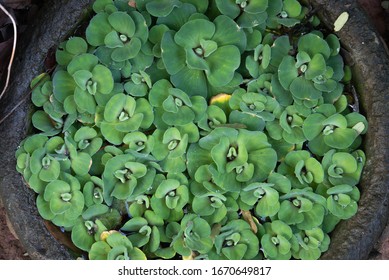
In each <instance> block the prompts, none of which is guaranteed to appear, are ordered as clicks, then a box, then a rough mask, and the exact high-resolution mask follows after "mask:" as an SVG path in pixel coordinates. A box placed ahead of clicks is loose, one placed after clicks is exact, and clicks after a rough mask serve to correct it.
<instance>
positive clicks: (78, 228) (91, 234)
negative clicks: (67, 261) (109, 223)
mask: <svg viewBox="0 0 389 280" xmlns="http://www.w3.org/2000/svg"><path fill="white" fill-rule="evenodd" d="M106 230H107V228H106V227H105V225H104V224H103V223H102V222H101V221H100V220H98V219H96V220H95V221H93V220H86V221H85V220H84V219H80V220H79V221H78V222H77V223H76V224H75V225H74V227H73V228H72V233H71V239H72V242H73V243H74V245H76V246H77V247H78V248H80V249H81V250H83V251H85V252H89V251H90V249H91V247H92V245H93V244H94V243H95V242H97V241H100V235H101V234H102V233H103V232H104V231H106Z"/></svg>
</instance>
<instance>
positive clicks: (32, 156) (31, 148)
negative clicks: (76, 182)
mask: <svg viewBox="0 0 389 280" xmlns="http://www.w3.org/2000/svg"><path fill="white" fill-rule="evenodd" d="M16 157H17V170H18V171H19V173H21V174H23V177H24V179H25V180H26V182H27V183H28V184H29V186H30V187H31V188H32V189H33V190H34V191H35V192H36V193H38V194H42V193H43V192H44V190H45V187H46V185H47V184H48V183H49V182H52V181H54V180H57V179H58V178H59V175H60V173H61V171H63V172H69V173H70V172H71V171H70V168H71V166H72V162H71V160H70V158H69V155H68V149H67V148H66V145H65V141H64V139H63V138H62V137H59V136H54V137H51V138H47V137H46V136H44V135H40V134H36V135H33V136H31V137H29V138H27V139H26V140H25V141H24V142H23V143H22V146H21V147H20V148H19V149H18V150H17V152H16ZM88 164H89V162H88Z"/></svg>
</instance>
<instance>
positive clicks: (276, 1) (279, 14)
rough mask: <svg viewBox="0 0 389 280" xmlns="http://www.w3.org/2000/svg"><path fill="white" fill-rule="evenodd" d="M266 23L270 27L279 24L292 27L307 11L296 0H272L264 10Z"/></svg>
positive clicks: (277, 26)
mask: <svg viewBox="0 0 389 280" xmlns="http://www.w3.org/2000/svg"><path fill="white" fill-rule="evenodd" d="M266 12H267V14H268V20H267V23H266V25H267V26H268V27H270V28H272V29H276V28H279V26H280V25H283V26H286V27H293V26H295V25H297V24H299V23H300V22H301V20H302V19H303V18H304V16H305V15H306V13H307V11H306V8H304V7H303V6H302V5H301V4H300V2H299V1H297V0H272V1H269V6H268V8H267V10H266Z"/></svg>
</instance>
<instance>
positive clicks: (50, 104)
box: [30, 73, 65, 131]
mask: <svg viewBox="0 0 389 280" xmlns="http://www.w3.org/2000/svg"><path fill="white" fill-rule="evenodd" d="M30 88H31V89H32V92H31V101H32V103H33V104H34V105H35V106H36V107H38V108H39V107H40V108H42V109H43V111H44V112H45V113H46V114H47V115H48V116H49V119H51V120H54V122H53V123H54V127H53V126H51V129H53V130H54V131H56V130H58V129H60V128H61V127H62V121H60V120H61V119H62V118H63V116H64V115H65V111H64V108H63V105H62V104H61V103H60V102H59V101H58V100H57V99H56V98H55V97H54V94H53V82H52V81H51V78H50V76H49V75H47V74H46V73H43V74H40V75H38V76H37V77H35V78H34V79H33V80H32V81H31V84H30ZM39 114H41V113H39ZM55 120H57V121H58V122H59V124H58V125H57V127H55V126H56V124H55ZM42 125H43V123H42V124H41V126H42ZM46 125H47V124H46ZM41 126H39V127H37V128H38V129H40V130H42V131H47V129H42V127H41ZM47 127H48V129H49V130H51V129H50V126H49V125H47Z"/></svg>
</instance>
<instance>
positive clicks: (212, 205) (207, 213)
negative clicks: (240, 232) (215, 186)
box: [191, 186, 228, 225]
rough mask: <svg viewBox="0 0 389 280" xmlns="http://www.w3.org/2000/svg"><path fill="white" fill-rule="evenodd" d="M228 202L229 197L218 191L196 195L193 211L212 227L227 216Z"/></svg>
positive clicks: (193, 201)
mask: <svg viewBox="0 0 389 280" xmlns="http://www.w3.org/2000/svg"><path fill="white" fill-rule="evenodd" d="M191 188H192V186H191ZM192 189H193V188H192ZM226 201H227V197H225V196H224V195H222V194H220V193H218V192H216V191H215V192H210V191H208V192H205V193H201V194H194V197H193V200H192V210H193V212H194V213H195V214H197V215H199V216H200V217H202V218H203V219H205V220H207V221H208V223H209V224H210V225H212V224H215V223H220V222H221V221H222V220H223V219H224V218H225V217H226V215H227V211H228V210H227V207H226Z"/></svg>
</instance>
